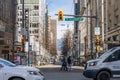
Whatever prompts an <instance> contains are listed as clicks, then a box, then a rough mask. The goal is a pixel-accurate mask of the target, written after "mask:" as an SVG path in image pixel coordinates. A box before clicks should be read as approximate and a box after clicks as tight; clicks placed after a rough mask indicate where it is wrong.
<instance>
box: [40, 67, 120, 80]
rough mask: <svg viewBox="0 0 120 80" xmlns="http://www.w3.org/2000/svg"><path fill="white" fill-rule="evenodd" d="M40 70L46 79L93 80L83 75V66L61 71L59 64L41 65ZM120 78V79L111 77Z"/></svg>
mask: <svg viewBox="0 0 120 80" xmlns="http://www.w3.org/2000/svg"><path fill="white" fill-rule="evenodd" d="M39 68H40V70H41V71H42V72H43V73H44V76H45V79H46V80H92V79H89V78H85V77H84V76H83V75H82V72H83V67H77V66H74V67H72V71H69V72H66V71H60V66H59V65H45V66H40V67H39ZM111 80H120V79H111Z"/></svg>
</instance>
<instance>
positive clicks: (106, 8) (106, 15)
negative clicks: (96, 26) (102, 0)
mask: <svg viewBox="0 0 120 80" xmlns="http://www.w3.org/2000/svg"><path fill="white" fill-rule="evenodd" d="M107 41H108V0H106V50H108V44H107Z"/></svg>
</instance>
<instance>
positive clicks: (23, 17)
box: [22, 0, 25, 52]
mask: <svg viewBox="0 0 120 80" xmlns="http://www.w3.org/2000/svg"><path fill="white" fill-rule="evenodd" d="M24 19H25V16H24V0H22V29H24ZM22 37H23V38H24V39H25V34H24V33H23V34H22ZM24 46H25V44H24V40H23V42H22V52H24Z"/></svg>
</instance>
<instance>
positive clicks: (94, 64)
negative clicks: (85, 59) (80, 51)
mask: <svg viewBox="0 0 120 80" xmlns="http://www.w3.org/2000/svg"><path fill="white" fill-rule="evenodd" d="M96 65H97V62H91V63H89V66H96Z"/></svg>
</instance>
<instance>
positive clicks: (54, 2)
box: [46, 0, 74, 39]
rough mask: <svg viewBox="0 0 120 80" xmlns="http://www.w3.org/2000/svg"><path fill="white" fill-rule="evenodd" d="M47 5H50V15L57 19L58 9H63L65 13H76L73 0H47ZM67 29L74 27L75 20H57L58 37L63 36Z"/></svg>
mask: <svg viewBox="0 0 120 80" xmlns="http://www.w3.org/2000/svg"><path fill="white" fill-rule="evenodd" d="M46 5H47V6H48V15H50V16H52V17H53V18H55V19H56V20H57V16H56V15H55V14H57V12H58V10H63V11H64V13H65V14H73V13H74V4H73V0H46ZM65 17H68V16H65ZM65 17H64V18H65ZM68 26H69V27H68ZM67 29H73V21H72V22H71V21H57V39H60V38H62V36H63V34H64V33H65V31H66V30H67Z"/></svg>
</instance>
